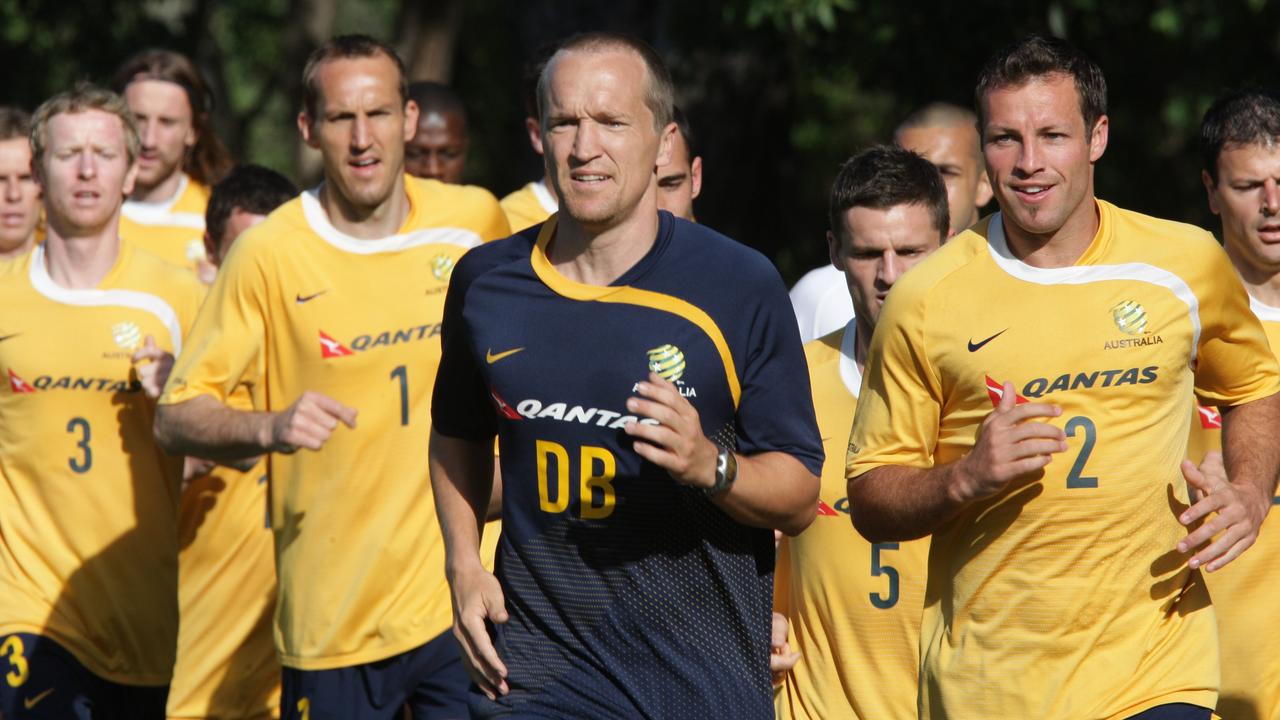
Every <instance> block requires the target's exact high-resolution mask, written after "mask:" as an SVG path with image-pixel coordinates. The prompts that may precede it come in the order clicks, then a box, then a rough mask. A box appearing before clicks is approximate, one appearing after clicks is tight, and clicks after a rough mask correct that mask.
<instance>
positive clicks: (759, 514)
mask: <svg viewBox="0 0 1280 720" xmlns="http://www.w3.org/2000/svg"><path fill="white" fill-rule="evenodd" d="M818 489H819V483H818V478H817V476H815V475H814V474H813V473H811V472H809V471H808V470H806V469H805V467H804V465H802V464H801V463H800V461H799V460H796V459H795V458H793V457H791V456H790V455H788V454H786V453H782V452H766V453H759V454H756V455H750V456H747V455H738V476H737V479H736V480H734V483H733V485H731V486H730V487H729V489H727V490H725V491H724V492H722V493H720V494H719V495H716V496H714V499H713V501H714V502H715V503H716V505H719V506H720V509H722V510H724V511H725V513H727V514H728V515H729V516H730V517H732V518H733V519H734V520H737V521H738V522H740V523H742V524H743V525H750V526H752V527H760V528H770V529H773V528H777V529H779V530H782V531H783V532H785V533H787V534H788V535H798V534H799V533H800V532H801V531H802V530H804V529H805V528H806V527H808V526H809V523H811V522H813V518H814V517H815V516H816V515H817V512H818Z"/></svg>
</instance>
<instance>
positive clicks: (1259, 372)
mask: <svg viewBox="0 0 1280 720" xmlns="http://www.w3.org/2000/svg"><path fill="white" fill-rule="evenodd" d="M1206 254H1207V255H1209V256H1210V257H1211V258H1212V260H1211V262H1208V263H1205V264H1203V265H1202V266H1201V273H1202V277H1203V278H1204V280H1203V282H1202V283H1201V287H1203V288H1204V290H1203V291H1202V292H1203V299H1202V300H1201V303H1200V322H1201V331H1200V345H1199V348H1198V360H1197V363H1196V395H1197V396H1198V397H1199V398H1201V401H1202V404H1204V405H1209V406H1212V407H1222V406H1226V407H1230V406H1232V405H1242V404H1244V403H1247V402H1250V401H1253V400H1260V399H1262V398H1265V397H1267V396H1270V395H1273V394H1274V393H1276V392H1277V390H1280V367H1277V364H1276V358H1275V356H1274V355H1273V354H1272V352H1271V348H1270V346H1269V345H1268V344H1267V336H1266V333H1265V332H1264V330H1263V327H1262V324H1261V323H1260V322H1259V321H1258V318H1257V317H1256V316H1255V315H1254V314H1253V311H1251V310H1250V309H1249V296H1248V294H1247V293H1246V292H1245V290H1244V287H1243V286H1242V285H1241V284H1240V283H1239V282H1223V281H1222V279H1223V278H1230V279H1231V280H1234V279H1235V277H1236V274H1235V269H1234V268H1232V267H1231V262H1230V260H1228V258H1227V254H1226V253H1225V252H1223V251H1221V250H1216V251H1215V252H1213V253H1211V254H1209V253H1206Z"/></svg>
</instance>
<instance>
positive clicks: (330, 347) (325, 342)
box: [320, 330, 355, 358]
mask: <svg viewBox="0 0 1280 720" xmlns="http://www.w3.org/2000/svg"><path fill="white" fill-rule="evenodd" d="M354 354H355V353H353V352H351V351H350V350H348V349H347V346H346V345H343V344H342V343H340V342H338V341H337V340H334V339H333V338H331V337H329V336H328V335H326V334H325V332H324V331H323V330H321V331H320V357H327V358H335V357H346V356H348V355H354Z"/></svg>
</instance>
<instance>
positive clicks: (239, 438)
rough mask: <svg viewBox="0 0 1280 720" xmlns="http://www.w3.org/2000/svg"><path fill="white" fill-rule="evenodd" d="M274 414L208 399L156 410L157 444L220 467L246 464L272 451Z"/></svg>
mask: <svg viewBox="0 0 1280 720" xmlns="http://www.w3.org/2000/svg"><path fill="white" fill-rule="evenodd" d="M270 426H271V413H264V412H252V411H245V410H235V409H232V408H229V407H227V406H226V405H224V404H222V403H220V402H218V401H217V400H216V399H215V398H213V397H212V396H209V395H199V396H196V397H194V398H191V399H190V400H187V401H185V402H181V403H177V404H174V405H160V406H159V407H158V408H157V409H156V423H155V437H156V442H157V443H158V444H159V445H160V447H161V448H163V449H164V450H165V452H168V453H171V454H174V455H179V454H181V455H193V456H195V457H201V458H208V459H209V460H216V461H218V462H221V463H228V464H229V463H235V465H233V466H234V467H239V466H240V465H241V464H242V463H237V462H236V461H244V460H246V459H250V458H254V457H255V456H258V455H262V454H264V453H266V452H268V451H269V450H270Z"/></svg>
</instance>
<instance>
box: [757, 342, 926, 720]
mask: <svg viewBox="0 0 1280 720" xmlns="http://www.w3.org/2000/svg"><path fill="white" fill-rule="evenodd" d="M853 340H854V322H853V321H850V322H849V324H848V326H847V327H846V328H845V329H842V330H837V331H836V332H834V333H831V334H830V335H827V336H826V337H823V338H820V339H818V340H814V341H813V342H811V343H809V344H807V345H805V355H806V356H807V359H808V361H809V381H810V385H811V387H812V388H813V405H814V408H815V409H816V410H817V414H818V429H819V430H820V431H821V433H822V444H823V450H825V451H826V454H827V455H826V457H827V460H826V462H825V464H824V465H823V466H822V492H821V494H820V495H819V501H818V517H817V519H816V520H814V522H813V524H812V525H810V526H809V528H808V529H807V530H805V531H804V532H803V533H801V534H800V535H798V536H796V537H784V538H782V544H781V545H780V546H779V548H778V569H777V574H776V576H775V589H774V603H775V605H776V606H777V607H776V609H777V610H778V612H781V613H782V614H784V615H786V616H787V620H788V621H789V623H790V631H791V634H790V638H789V641H790V644H791V649H792V650H795V651H797V652H799V653H800V662H799V664H797V665H796V667H795V669H794V670H793V671H792V672H790V673H788V674H787V676H786V679H785V681H784V683H783V687H782V689H781V690H780V691H779V692H778V693H777V695H776V696H775V697H776V700H777V701H776V703H775V704H776V709H777V716H778V717H779V718H797V719H798V718H806V719H808V718H812V719H813V720H841V719H843V718H850V719H855V720H880V719H882V718H912V717H915V713H916V675H917V671H918V669H919V658H920V653H919V645H920V611H921V608H922V607H923V605H924V585H925V568H926V566H927V563H928V555H929V541H928V539H927V538H926V539H924V540H915V541H912V542H903V543H875V544H872V543H869V542H867V541H866V540H864V539H862V536H861V535H859V534H858V533H857V531H856V530H854V529H853V527H852V526H851V525H850V522H849V499H848V498H847V497H846V496H845V478H844V449H845V446H846V445H847V444H848V432H849V426H850V425H851V424H852V423H853V413H854V408H855V407H856V406H857V402H858V400H857V392H858V386H859V385H861V383H862V374H861V372H859V370H858V365H857V363H855V362H854V359H853Z"/></svg>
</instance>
